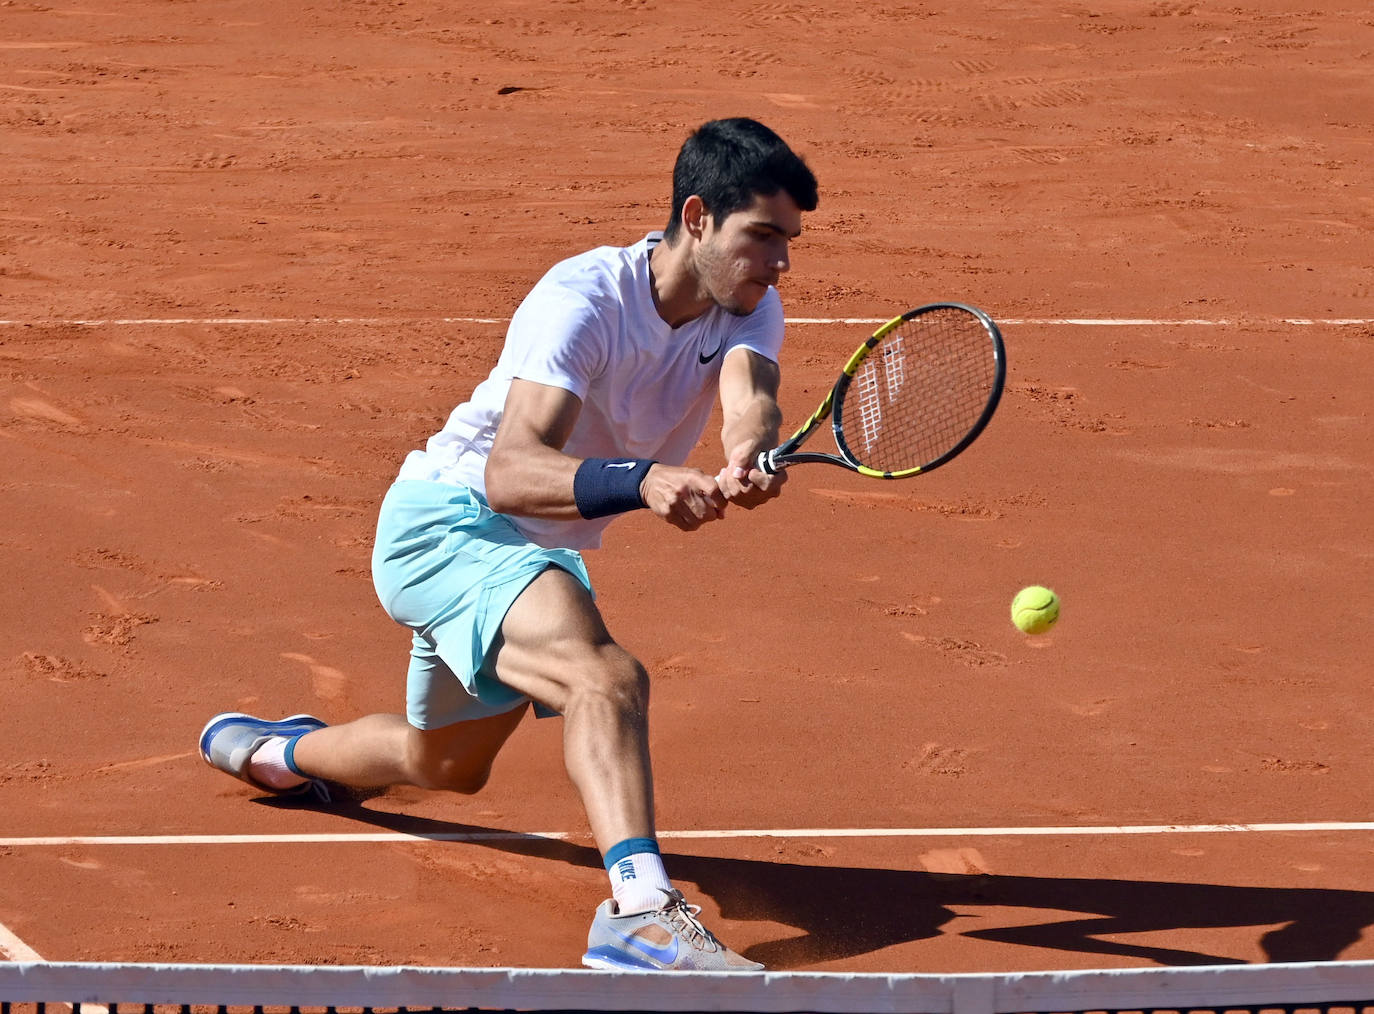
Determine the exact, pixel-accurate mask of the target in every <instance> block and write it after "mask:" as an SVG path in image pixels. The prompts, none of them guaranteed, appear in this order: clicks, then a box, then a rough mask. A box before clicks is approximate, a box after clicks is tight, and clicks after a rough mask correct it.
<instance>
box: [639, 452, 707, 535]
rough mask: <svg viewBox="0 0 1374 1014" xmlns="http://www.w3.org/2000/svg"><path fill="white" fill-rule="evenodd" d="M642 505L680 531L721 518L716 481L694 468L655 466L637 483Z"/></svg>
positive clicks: (687, 530)
mask: <svg viewBox="0 0 1374 1014" xmlns="http://www.w3.org/2000/svg"><path fill="white" fill-rule="evenodd" d="M639 494H640V496H641V497H642V498H643V500H644V506H646V507H648V508H649V510H651V511H653V512H654V513H655V514H657V515H658V516H659V517H661V518H662V519H663V520H664V521H667V522H668V523H669V524H670V525H673V526H674V527H676V528H681V529H682V530H683V531H684V532H694V531H696V530H697V529H698V528H700V527H701V526H702V525H704V524H706V522H708V521H719V520H720V519H721V518H723V517H724V516H725V505H726V499H725V495H724V494H723V493H721V491H720V487H718V486H717V485H716V480H715V479H713V478H711V477H710V476H709V475H707V474H706V473H705V472H702V471H699V470H698V469H695V468H687V467H683V466H678V465H663V464H656V465H654V466H653V467H652V468H650V469H649V474H648V475H646V476H645V477H644V481H643V482H642V483H640V484H639Z"/></svg>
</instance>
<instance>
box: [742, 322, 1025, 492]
mask: <svg viewBox="0 0 1374 1014" xmlns="http://www.w3.org/2000/svg"><path fill="white" fill-rule="evenodd" d="M949 309H953V310H962V311H964V312H966V313H969V314H972V315H973V316H974V317H975V318H977V320H978V322H979V323H981V324H982V325H983V329H984V330H985V331H986V332H987V335H988V338H989V341H990V344H991V345H992V355H993V360H994V375H993V382H992V390H991V391H990V392H989V394H988V400H987V403H986V404H985V405H984V406H983V411H982V414H981V415H980V416H979V417H978V419H977V421H976V422H975V423H974V424H973V426H972V427H970V428H969V431H968V432H967V433H965V434H964V436H963V438H962V439H960V440H959V441H958V442H957V443H955V444H954V446H953V447H951V448H950V449H949V450H947V451H945V452H944V453H943V454H941V455H939V456H938V457H936V458H935V459H934V460H932V461H928V462H925V463H923V464H920V465H916V466H914V467H912V468H905V469H901V470H899V471H895V472H885V471H882V470H880V469H876V468H871V467H869V466H868V465H865V464H863V463H862V462H860V461H859V460H858V458H856V457H855V456H854V453H853V451H851V450H850V449H849V445H848V444H847V443H846V442H845V439H844V432H843V429H842V428H841V422H842V419H843V415H842V413H843V407H844V399H845V395H846V394H847V393H848V391H849V386H850V384H851V383H852V382H853V380H854V375H855V374H856V373H858V371H859V367H860V366H861V365H863V362H864V360H865V359H867V358H868V356H869V353H871V352H872V351H873V350H874V349H875V348H877V347H878V345H879V344H880V343H881V342H882V340H883V339H884V338H886V337H887V336H888V335H889V334H891V333H892V332H893V331H894V330H895V329H896V328H898V327H900V326H901V325H902V324H904V323H905V322H907V321H909V320H912V319H914V318H916V317H919V316H921V315H922V314H925V313H930V312H932V311H934V310H949ZM1006 379H1007V353H1006V345H1005V343H1004V342H1003V341H1002V332H1001V331H1000V330H998V327H997V324H996V322H994V321H993V319H992V318H991V317H989V316H988V315H987V314H986V313H984V312H983V311H982V310H980V309H978V308H977V307H976V306H969V305H968V304H967V303H927V304H925V305H924V306H918V307H916V309H914V310H908V311H907V312H906V313H903V314H900V315H899V316H896V317H893V318H892V319H891V320H889V321H888V322H887V323H885V324H883V325H882V326H881V327H879V328H878V329H877V330H876V331H874V332H873V334H872V335H870V336H869V337H868V338H867V339H865V341H864V343H863V344H862V345H860V346H859V347H858V348H857V349H855V350H854V354H853V355H852V356H850V357H849V361H848V362H847V363H845V364H844V369H843V370H841V371H840V376H839V378H838V379H837V380H836V381H835V384H834V386H833V387H832V388H831V389H830V392H829V393H828V394H827V395H826V396H825V399H824V400H823V401H822V402H821V404H820V407H819V408H817V409H816V411H815V412H813V413H811V417H810V418H809V419H807V420H806V422H804V423H802V425H801V427H800V428H799V429H798V430H797V431H796V432H795V433H793V434H792V436H790V437H788V438H787V440H786V441H784V442H783V443H782V444H780V445H778V446H777V447H775V448H774V449H773V450H771V451H763V452H761V453H760V454H759V457H758V469H759V471H761V472H764V473H766V474H768V475H774V474H776V473H777V472H779V471H781V470H782V469H784V468H786V467H788V466H789V465H798V464H804V463H808V462H820V463H824V464H827V465H839V466H841V467H842V468H847V469H849V470H850V471H852V472H858V473H859V474H860V475H867V476H870V477H872V478H875V479H906V478H909V477H911V476H913V475H922V474H924V473H926V472H929V471H932V470H933V469H936V468H938V467H939V466H941V465H943V464H945V463H946V462H948V461H949V460H950V459H952V458H954V457H955V456H956V455H958V454H959V453H960V452H962V451H963V450H964V449H965V448H966V447H968V445H969V444H971V443H973V441H974V440H976V439H977V438H978V435H979V434H980V433H982V432H983V430H984V429H985V428H986V427H987V424H988V422H989V421H990V420H991V419H992V415H993V413H994V412H996V411H997V404H998V402H999V401H1001V398H1002V389H1003V387H1005V385H1006ZM832 413H833V414H834V420H833V422H832V423H831V431H832V433H833V435H834V438H835V446H836V447H837V448H838V449H839V451H840V453H839V454H838V455H836V454H826V453H824V452H821V451H799V450H798V448H799V447H800V446H801V445H802V443H803V441H805V440H806V439H807V438H808V437H809V436H810V435H811V434H812V433H813V432H814V431H815V429H816V428H817V427H818V426H819V425H820V424H821V423H822V422H824V421H825V419H826V418H827V417H828V416H830V415H831V414H832Z"/></svg>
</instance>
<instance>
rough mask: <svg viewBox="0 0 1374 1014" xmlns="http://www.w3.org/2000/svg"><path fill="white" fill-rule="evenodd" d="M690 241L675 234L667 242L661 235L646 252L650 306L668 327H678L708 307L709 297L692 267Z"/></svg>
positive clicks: (699, 314) (694, 318) (709, 306)
mask: <svg viewBox="0 0 1374 1014" xmlns="http://www.w3.org/2000/svg"><path fill="white" fill-rule="evenodd" d="M691 249H692V244H691V242H690V240H689V239H683V238H682V237H680V236H679V237H678V242H677V243H676V244H674V245H672V246H669V244H668V240H666V239H664V240H663V241H662V242H660V243H659V244H658V245H657V246H655V247H654V248H653V250H651V251H650V252H649V287H650V289H651V290H652V291H653V295H654V307H655V308H656V309H657V310H658V315H659V316H660V317H662V318H663V320H664V322H665V323H667V324H668V326H669V327H674V328H678V327H682V325H684V324H689V323H691V322H692V321H694V320H696V319H697V318H698V317H700V316H701V315H702V314H703V313H705V312H706V311H707V310H709V309H710V308H711V300H710V298H709V297H707V296H706V294H705V293H703V292H702V291H701V286H700V285H699V284H698V282H697V277H696V272H695V271H693V270H692V262H691Z"/></svg>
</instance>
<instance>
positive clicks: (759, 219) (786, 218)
mask: <svg viewBox="0 0 1374 1014" xmlns="http://www.w3.org/2000/svg"><path fill="white" fill-rule="evenodd" d="M801 216H802V213H801V209H800V208H798V207H797V203H796V201H794V200H792V198H791V196H790V195H789V194H788V193H787V191H785V190H779V191H778V192H777V193H776V194H772V195H769V196H763V195H755V197H754V203H753V204H751V205H749V207H747V208H743V209H741V210H740V211H736V212H734V213H733V214H731V215H727V216H726V217H725V219H724V221H721V222H717V221H716V219H715V216H713V215H710V214H708V215H706V217H705V222H704V227H703V230H702V235H701V241H700V243H699V244H698V246H697V250H696V268H697V280H698V283H699V285H700V286H701V288H702V290H703V292H704V294H705V295H706V296H708V297H709V298H710V299H711V301H712V302H714V303H715V304H716V305H717V306H719V307H720V308H721V309H723V310H725V311H726V312H727V313H733V314H735V315H737V316H745V315H746V314H750V313H753V312H754V308H755V307H756V306H758V305H759V301H760V300H761V299H763V297H764V294H765V293H767V292H768V287H769V286H770V285H777V284H778V279H779V278H780V277H781V276H782V273H783V272H784V271H786V270H788V268H790V267H791V260H790V259H789V255H788V244H789V243H790V242H791V241H792V240H793V239H795V238H796V237H797V236H799V235H800V234H801Z"/></svg>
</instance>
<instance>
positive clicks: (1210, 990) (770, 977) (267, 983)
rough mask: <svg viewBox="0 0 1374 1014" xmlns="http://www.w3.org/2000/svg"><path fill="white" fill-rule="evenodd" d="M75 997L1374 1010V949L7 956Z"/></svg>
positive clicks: (435, 1007) (870, 1010)
mask: <svg viewBox="0 0 1374 1014" xmlns="http://www.w3.org/2000/svg"><path fill="white" fill-rule="evenodd" d="M63 1010H71V1011H73V1012H80V1014H101V1012H104V1011H108V1012H110V1014H135V1012H142V1014H229V1012H252V1014H306V1012H325V1014H346V1012H360V1014H373V1012H383V1011H387V1012H389V1011H396V1012H419V1011H547V1012H552V1011H602V1012H611V1011H739V1012H756V1014H766V1012H771V1014H780V1012H814V1014H880V1012H881V1014H1081V1012H1104V1014H1118V1012H1140V1014H1154V1012H1179V1014H1187V1012H1200V1011H1212V1012H1216V1014H1230V1012H1245V1014H1268V1012H1280V1011H1282V1012H1288V1014H1296V1012H1309V1011H1310V1012H1314V1014H1315V1012H1322V1014H1374V962H1335V963H1302V964H1272V965H1225V966H1207V967H1195V968H1142V969H1114V970H1102V971H1074V972H1029V973H999V974H967V975H926V974H903V975H877V974H845V973H835V972H810V973H808V972H760V973H733V974H726V973H711V972H701V973H675V974H663V973H610V972H593V971H582V970H565V969H523V968H491V969H465V968H421V967H364V966H353V967H341V966H291V965H185V964H109V963H86V962H13V963H0V1014H57V1012H58V1011H63Z"/></svg>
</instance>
